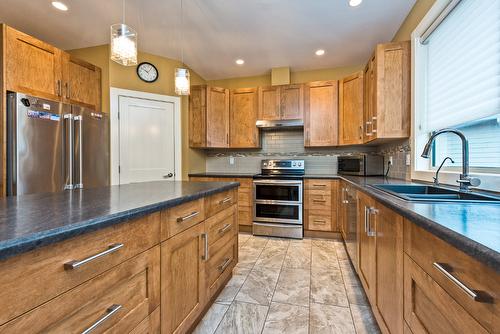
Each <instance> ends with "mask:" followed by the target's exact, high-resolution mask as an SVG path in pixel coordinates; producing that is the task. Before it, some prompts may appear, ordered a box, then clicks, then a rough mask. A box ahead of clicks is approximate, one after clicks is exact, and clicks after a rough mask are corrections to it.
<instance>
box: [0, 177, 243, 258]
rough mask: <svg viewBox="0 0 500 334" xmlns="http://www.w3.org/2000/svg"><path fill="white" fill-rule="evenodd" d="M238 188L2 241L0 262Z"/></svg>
mask: <svg viewBox="0 0 500 334" xmlns="http://www.w3.org/2000/svg"><path fill="white" fill-rule="evenodd" d="M239 185H240V183H239V182H228V183H227V184H226V185H222V186H219V187H217V188H214V189H209V190H203V191H199V192H196V193H194V194H192V195H186V196H182V197H178V198H174V199H169V200H167V201H160V202H158V203H154V204H151V205H147V206H143V207H138V208H134V209H131V210H126V211H123V212H120V213H117V214H112V215H108V216H103V217H98V218H95V219H91V220H85V221H82V222H80V223H77V224H71V225H67V226H62V227H58V228H54V229H49V230H45V231H41V232H35V233H32V234H29V235H26V236H23V237H20V238H14V239H10V240H7V241H3V242H0V261H2V260H5V259H7V258H10V257H13V256H16V255H20V254H22V253H27V252H29V251H32V250H34V249H37V248H40V247H43V246H48V245H51V244H54V243H57V242H61V241H64V240H67V239H70V238H73V237H76V236H79V235H82V234H86V233H91V232H94V231H97V230H101V229H104V228H106V227H110V226H113V225H117V224H121V223H125V222H127V221H129V220H131V219H136V218H140V217H143V216H146V215H148V214H151V213H153V212H157V211H160V210H164V209H168V208H171V207H174V206H178V205H180V204H183V203H186V202H190V201H194V200H197V199H199V198H203V197H207V196H210V195H214V194H217V193H220V192H223V191H226V190H230V189H234V188H237V187H239Z"/></svg>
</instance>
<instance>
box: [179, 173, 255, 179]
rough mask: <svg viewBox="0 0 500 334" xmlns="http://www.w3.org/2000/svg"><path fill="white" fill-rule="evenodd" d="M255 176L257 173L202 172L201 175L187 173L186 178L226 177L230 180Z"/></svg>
mask: <svg viewBox="0 0 500 334" xmlns="http://www.w3.org/2000/svg"><path fill="white" fill-rule="evenodd" d="M255 174H258V172H255V173H233V172H231V173H227V172H202V173H189V175H188V176H192V177H227V178H231V177H235V178H236V177H241V178H245V177H249V178H251V177H253V176H254V175H255Z"/></svg>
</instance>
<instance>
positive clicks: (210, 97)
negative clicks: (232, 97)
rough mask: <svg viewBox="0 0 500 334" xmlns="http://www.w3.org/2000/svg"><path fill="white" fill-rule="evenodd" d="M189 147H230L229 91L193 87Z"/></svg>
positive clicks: (190, 102)
mask: <svg viewBox="0 0 500 334" xmlns="http://www.w3.org/2000/svg"><path fill="white" fill-rule="evenodd" d="M189 146H190V147H193V148H209V147H213V148H224V147H228V146H229V90H228V89H225V88H219V87H211V86H206V85H201V86H192V87H191V94H190V95H189Z"/></svg>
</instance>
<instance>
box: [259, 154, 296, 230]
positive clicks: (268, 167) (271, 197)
mask: <svg viewBox="0 0 500 334" xmlns="http://www.w3.org/2000/svg"><path fill="white" fill-rule="evenodd" d="M261 167H262V173H261V174H258V175H255V176H254V180H253V190H254V210H253V211H254V215H253V234H255V235H267V236H276V237H288V238H299V239H300V238H302V237H303V220H302V209H303V208H302V203H303V201H302V198H303V182H304V180H303V175H304V161H303V160H263V161H262V163H261Z"/></svg>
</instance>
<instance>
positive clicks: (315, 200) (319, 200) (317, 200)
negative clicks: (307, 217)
mask: <svg viewBox="0 0 500 334" xmlns="http://www.w3.org/2000/svg"><path fill="white" fill-rule="evenodd" d="M313 202H318V203H325V202H326V199H314V198H313Z"/></svg>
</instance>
